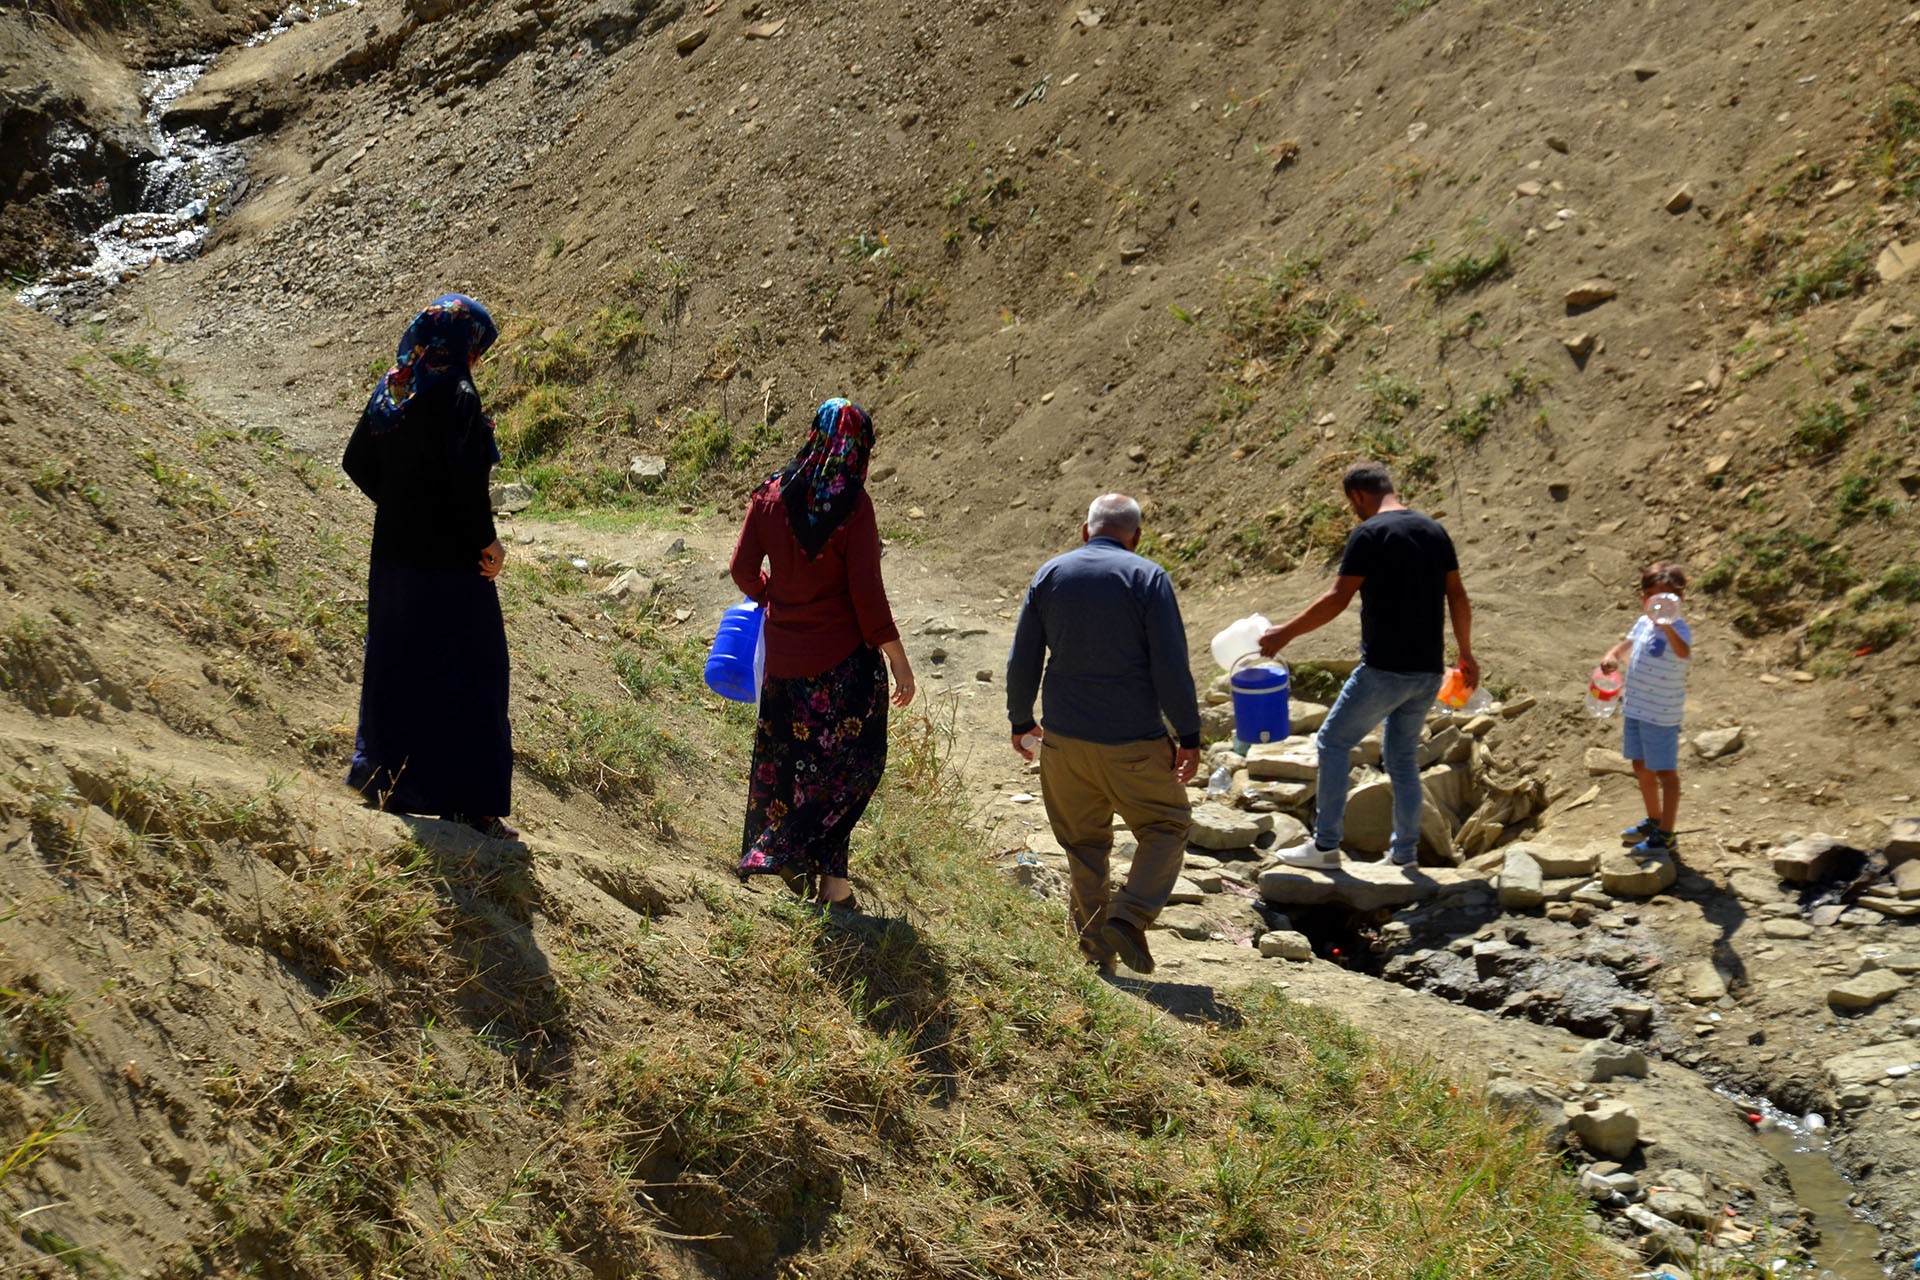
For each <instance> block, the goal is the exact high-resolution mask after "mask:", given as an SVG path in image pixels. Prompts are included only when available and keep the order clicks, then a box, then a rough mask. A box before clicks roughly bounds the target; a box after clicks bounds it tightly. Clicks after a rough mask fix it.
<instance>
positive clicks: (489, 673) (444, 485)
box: [341, 293, 519, 838]
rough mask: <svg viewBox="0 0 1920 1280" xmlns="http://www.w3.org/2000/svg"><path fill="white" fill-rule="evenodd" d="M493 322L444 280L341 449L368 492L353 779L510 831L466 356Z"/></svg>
mask: <svg viewBox="0 0 1920 1280" xmlns="http://www.w3.org/2000/svg"><path fill="white" fill-rule="evenodd" d="M497 334H498V330H497V329H496V328H495V326H494V323H493V317H491V316H489V315H488V314H487V309H486V308H485V307H483V306H481V305H480V304H479V303H478V302H476V301H475V300H474V299H472V298H469V297H467V296H466V295H464V294H458V293H450V294H447V295H446V296H444V297H442V298H440V299H438V300H436V301H435V302H434V303H433V305H432V306H429V307H428V308H427V309H426V310H425V311H422V312H421V313H420V314H419V315H418V316H416V317H414V320H413V323H412V324H410V325H408V326H407V331H406V333H405V334H404V335H403V336H402V337H401V339H400V346H399V350H398V351H397V352H396V354H395V356H394V362H393V367H392V368H390V369H388V370H387V372H386V373H385V374H384V375H383V376H382V377H381V379H380V383H379V385H378V386H376V387H375V388H374V389H373V395H372V396H371V397H370V398H369V399H368V401H367V407H366V410H365V411H364V412H363V413H362V414H361V415H360V422H359V424H358V425H357V426H356V427H355V428H354V430H353V438H352V439H351V440H350V441H348V443H347V452H346V456H345V457H344V458H343V459H342V460H341V465H342V466H343V467H345V469H346V472H347V475H348V476H349V477H350V478H351V479H352V480H353V482H354V484H356V485H358V486H359V487H360V491H361V492H362V493H364V494H366V495H367V496H368V497H369V498H371V499H373V502H374V517H373V554H372V557H371V563H370V564H369V566H368V572H367V651H366V674H365V677H364V679H363V681H362V684H361V686H360V725H359V729H358V731H357V732H356V733H355V735H354V751H353V763H352V765H351V766H350V767H349V770H348V773H347V782H348V785H350V786H352V787H354V788H356V789H357V790H359V791H360V792H361V793H362V794H363V795H365V796H366V797H367V799H368V801H369V803H372V804H375V805H378V806H379V807H381V808H384V809H387V810H389V811H391V812H397V813H430V814H439V815H440V816H442V817H444V818H447V819H448V820H450V821H460V822H465V823H468V824H470V825H471V826H473V827H474V828H476V829H477V830H479V831H480V832H482V833H483V834H485V835H489V836H494V837H500V838H509V837H512V836H516V835H518V834H519V833H518V832H517V831H515V830H514V829H513V828H512V827H509V826H508V825H507V824H506V822H505V821H504V819H505V816H506V814H507V812H508V811H509V809H510V807H511V803H512V799H511V798H512V790H513V741H512V736H511V730H510V728H509V726H508V723H507V632H506V624H505V622H504V620H503V619H502V617H501V614H500V597H499V594H498V593H497V592H496V591H495V589H494V584H493V580H494V577H495V576H496V575H498V574H499V572H500V566H501V564H502V563H503V562H504V561H505V559H506V551H505V549H504V548H503V547H502V546H501V545H500V540H499V538H498V537H496V536H495V534H494V528H493V513H492V511H491V508H490V503H489V501H488V493H487V482H488V478H489V476H490V473H491V471H492V468H493V464H494V463H495V462H498V461H499V459H500V453H499V450H498V449H497V448H496V447H495V445H494V440H493V421H492V420H491V419H490V418H488V417H487V415H486V414H484V413H483V412H481V409H480V396H479V394H478V393H477V392H476V391H475V390H474V388H473V379H472V372H471V371H472V368H473V365H474V362H475V361H477V360H478V359H479V358H480V355H481V353H482V352H484V351H485V350H486V349H487V347H488V346H490V345H491V344H492V343H493V340H494V338H495V337H496V336H497Z"/></svg>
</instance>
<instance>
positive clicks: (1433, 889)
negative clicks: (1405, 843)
mask: <svg viewBox="0 0 1920 1280" xmlns="http://www.w3.org/2000/svg"><path fill="white" fill-rule="evenodd" d="M1473 890H1480V891H1482V892H1484V891H1485V890H1486V880H1485V878H1484V877H1482V876H1480V875H1478V874H1476V873H1474V872H1472V871H1463V870H1460V869H1458V868H1454V867H1432V868H1427V867H1421V868H1413V867H1396V866H1394V865H1393V864H1392V863H1389V862H1351V861H1342V863H1341V865H1340V866H1339V867H1338V868H1336V869H1334V870H1329V871H1320V870H1308V869H1306V868H1303V867H1288V866H1279V867H1272V868H1269V869H1268V870H1266V871H1262V872H1261V873H1260V896H1261V897H1262V898H1264V899H1266V900H1267V901H1268V902H1272V903H1276V904H1278V905H1280V906H1294V907H1318V906H1325V905H1327V904H1329V903H1340V904H1342V905H1343V906H1347V907H1351V908H1352V909H1353V910H1355V911H1372V910H1375V909H1376V908H1379V907H1404V906H1406V905H1407V904H1408V903H1412V902H1427V901H1432V900H1435V899H1441V898H1446V897H1451V896H1455V895H1458V894H1460V893H1463V892H1470V891H1473Z"/></svg>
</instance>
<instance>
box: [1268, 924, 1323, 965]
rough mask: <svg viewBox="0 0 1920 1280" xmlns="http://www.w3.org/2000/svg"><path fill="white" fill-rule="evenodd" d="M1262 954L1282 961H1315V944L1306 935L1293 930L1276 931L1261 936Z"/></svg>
mask: <svg viewBox="0 0 1920 1280" xmlns="http://www.w3.org/2000/svg"><path fill="white" fill-rule="evenodd" d="M1260 954H1261V955H1263V956H1267V957H1269V958H1273V957H1278V958H1279V959H1282V960H1311V959H1313V943H1312V942H1310V941H1308V939H1307V935H1306V934H1304V933H1296V932H1294V931H1293V930H1291V929H1275V930H1272V931H1270V932H1268V933H1263V934H1261V935H1260Z"/></svg>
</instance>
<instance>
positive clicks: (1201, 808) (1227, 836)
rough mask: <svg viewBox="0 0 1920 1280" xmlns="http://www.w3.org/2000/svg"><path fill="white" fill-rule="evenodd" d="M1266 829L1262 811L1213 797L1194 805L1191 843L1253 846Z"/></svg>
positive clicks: (1209, 846) (1202, 846) (1212, 846)
mask: <svg viewBox="0 0 1920 1280" xmlns="http://www.w3.org/2000/svg"><path fill="white" fill-rule="evenodd" d="M1266 829H1267V824H1265V823H1263V822H1262V821H1261V819H1260V818H1259V816H1258V815H1255V814H1251V813H1244V812H1242V811H1240V810H1239V809H1230V808H1228V807H1227V806H1226V805H1224V804H1220V803H1218V802H1216V801H1209V802H1207V803H1206V804H1201V805H1196V806H1194V810H1193V825H1192V826H1191V827H1190V828H1189V829H1188V831H1187V843H1188V844H1191V845H1193V846H1194V847H1195V848H1199V849H1251V848H1252V847H1253V844H1254V841H1256V840H1258V839H1259V838H1260V837H1261V835H1262V834H1264V833H1265V831H1266Z"/></svg>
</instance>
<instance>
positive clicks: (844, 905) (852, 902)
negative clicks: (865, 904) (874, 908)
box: [820, 889, 866, 916]
mask: <svg viewBox="0 0 1920 1280" xmlns="http://www.w3.org/2000/svg"><path fill="white" fill-rule="evenodd" d="M820 905H821V906H823V907H825V908H826V909H827V910H829V911H832V910H833V909H834V908H836V907H837V908H839V909H840V910H842V911H851V912H853V914H854V915H857V916H858V915H865V914H866V913H865V912H864V911H862V910H860V899H858V898H856V897H854V895H853V890H851V889H849V890H847V896H846V897H844V898H835V899H833V900H832V901H831V902H823V903H821V904H820Z"/></svg>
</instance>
